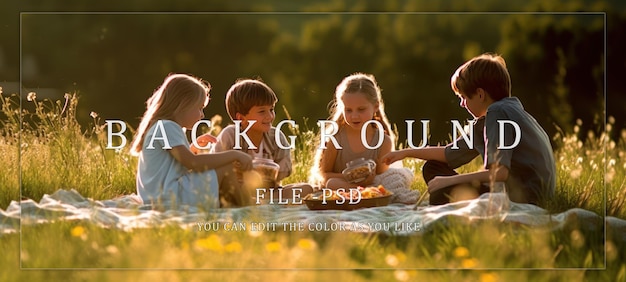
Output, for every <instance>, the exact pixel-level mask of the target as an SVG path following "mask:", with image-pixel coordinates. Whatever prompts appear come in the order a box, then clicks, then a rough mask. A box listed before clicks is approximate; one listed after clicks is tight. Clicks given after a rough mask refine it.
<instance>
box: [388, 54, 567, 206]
mask: <svg viewBox="0 0 626 282" xmlns="http://www.w3.org/2000/svg"><path fill="white" fill-rule="evenodd" d="M450 84H451V87H452V90H454V93H455V94H456V95H457V96H458V97H459V99H460V100H461V102H460V106H461V107H463V108H465V109H467V111H468V112H469V113H470V114H472V116H474V118H475V119H474V121H473V130H474V133H473V136H474V138H473V144H472V146H471V147H470V146H469V145H468V144H467V143H466V142H464V141H463V140H461V139H462V138H463V137H459V139H458V140H456V142H453V143H451V144H449V145H447V146H445V147H444V146H436V147H425V148H419V149H404V150H401V151H395V152H391V153H389V154H388V155H387V156H385V157H384V161H385V162H386V163H387V164H391V163H393V162H395V161H398V160H401V159H404V158H407V157H412V158H419V159H424V160H427V162H426V163H425V164H424V167H423V169H422V171H423V174H424V180H426V182H427V183H428V192H429V193H430V204H434V205H438V204H445V203H448V202H452V201H456V200H462V199H463V198H459V196H461V195H468V193H467V192H468V191H471V193H469V194H470V195H472V196H471V197H469V198H472V197H478V195H480V194H482V193H486V192H489V191H490V187H489V183H491V182H506V189H507V193H508V195H509V198H510V199H511V200H512V201H514V202H519V203H531V204H535V205H541V203H542V202H543V201H545V200H546V199H549V198H550V197H552V196H553V194H554V189H555V185H556V167H555V162H554V153H553V152H552V146H551V145H550V139H549V138H548V135H547V134H546V132H545V131H544V130H543V128H541V126H540V125H539V124H538V123H537V121H536V120H535V119H534V118H533V117H532V116H531V115H530V114H529V113H528V112H526V111H525V110H524V107H523V106H522V103H521V102H520V101H519V99H517V98H516V97H511V78H510V76H509V72H508V70H507V68H506V63H505V61H504V59H503V58H502V57H500V56H497V55H492V54H483V55H480V56H477V57H475V58H473V59H471V60H469V61H468V62H466V63H465V64H463V65H461V66H460V67H459V68H458V69H457V70H456V72H455V73H454V74H453V75H452V78H451V80H450ZM502 121H505V122H506V123H514V124H516V125H517V127H515V128H517V129H518V131H519V132H517V134H515V133H514V132H515V131H514V130H513V129H514V127H513V126H512V125H511V124H506V126H501V124H500V122H502ZM516 135H517V137H519V139H517V138H516ZM519 135H521V136H519ZM500 139H503V140H500ZM516 140H517V141H516ZM500 142H503V143H500ZM516 142H518V144H516V145H515V146H514V147H513V145H512V144H515V143H516ZM455 145H456V146H455ZM502 145H504V146H502ZM509 147H513V148H509ZM478 155H480V156H481V157H482V159H483V160H484V169H483V170H481V171H477V172H473V173H467V174H457V173H456V172H455V171H454V169H455V168H457V167H460V166H461V165H464V164H466V163H468V162H470V161H471V160H472V159H474V158H475V157H476V156H478ZM464 198H465V199H467V198H468V197H466V196H465V197H464Z"/></svg>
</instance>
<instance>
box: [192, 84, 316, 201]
mask: <svg viewBox="0 0 626 282" xmlns="http://www.w3.org/2000/svg"><path fill="white" fill-rule="evenodd" d="M276 102H278V98H277V97H276V94H275V93H274V91H273V90H272V89H271V88H270V87H269V86H268V85H267V84H265V83H264V82H262V81H261V80H257V79H240V80H238V81H237V82H236V83H235V84H233V85H232V86H231V87H230V89H229V90H228V92H227V93H226V100H225V103H226V110H227V112H228V115H229V116H230V118H231V120H232V121H241V128H240V131H241V132H243V131H245V132H246V134H245V136H244V135H243V134H242V135H241V137H240V138H239V140H235V136H236V135H235V131H236V127H235V125H232V124H231V125H228V126H226V127H225V128H224V129H223V130H222V131H221V132H220V134H219V135H218V136H217V138H214V137H212V136H210V135H207V134H205V135H202V136H200V137H198V138H197V143H198V144H199V145H201V146H205V145H206V144H207V143H208V142H215V145H214V146H213V151H214V152H224V151H228V150H233V149H235V145H236V144H237V143H239V145H240V146H241V149H238V150H241V152H245V153H247V154H248V155H250V156H251V157H254V158H262V159H269V160H272V161H274V162H275V163H276V164H278V165H279V171H278V176H277V178H276V181H275V183H274V185H272V187H250V188H251V189H256V188H280V189H282V190H283V191H282V195H283V198H286V199H293V198H292V193H293V192H294V191H293V190H292V189H294V188H298V189H301V191H300V192H299V194H300V196H301V197H303V196H304V195H306V194H308V193H311V192H312V191H313V187H312V186H311V185H309V184H307V183H293V184H289V185H285V186H281V181H282V180H283V179H284V178H286V177H287V176H289V175H290V174H291V172H292V164H291V150H289V149H282V148H280V147H279V146H278V145H277V144H276V141H275V140H276V135H278V137H279V138H280V140H281V143H282V144H288V142H287V138H286V137H285V134H283V133H282V132H281V131H280V130H277V129H276V127H274V126H272V123H273V122H274V118H275V117H276V113H275V112H274V107H275V105H276ZM246 139H248V140H246ZM236 141H239V142H236ZM249 141H250V143H249ZM274 195H275V196H276V195H278V194H277V193H275V194H274Z"/></svg>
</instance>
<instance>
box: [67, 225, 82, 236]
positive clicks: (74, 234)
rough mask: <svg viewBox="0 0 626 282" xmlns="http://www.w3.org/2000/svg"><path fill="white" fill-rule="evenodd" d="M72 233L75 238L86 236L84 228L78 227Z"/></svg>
mask: <svg viewBox="0 0 626 282" xmlns="http://www.w3.org/2000/svg"><path fill="white" fill-rule="evenodd" d="M70 233H71V234H72V236H73V237H82V236H83V235H85V228H84V227H82V226H76V227H74V228H72V230H71V231H70Z"/></svg>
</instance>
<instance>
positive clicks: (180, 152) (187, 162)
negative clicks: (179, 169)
mask: <svg viewBox="0 0 626 282" xmlns="http://www.w3.org/2000/svg"><path fill="white" fill-rule="evenodd" d="M170 154H172V156H173V157H174V158H175V159H176V160H177V161H179V162H180V163H181V164H182V165H183V166H184V167H186V168H188V169H191V170H194V171H204V170H208V169H216V168H219V167H222V166H224V165H227V164H230V163H233V162H235V161H236V162H239V163H240V169H241V170H244V171H246V170H250V169H252V157H250V156H249V155H248V154H246V153H243V152H240V151H235V150H230V151H225V152H219V153H213V154H199V155H196V154H194V153H192V152H191V151H190V150H189V148H187V147H186V146H182V145H181V146H176V147H173V148H172V149H171V150H170Z"/></svg>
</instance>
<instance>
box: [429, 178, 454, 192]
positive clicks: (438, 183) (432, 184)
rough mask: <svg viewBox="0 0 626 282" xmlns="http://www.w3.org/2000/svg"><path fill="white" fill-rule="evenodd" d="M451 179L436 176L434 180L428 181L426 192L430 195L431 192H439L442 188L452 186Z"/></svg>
mask: <svg viewBox="0 0 626 282" xmlns="http://www.w3.org/2000/svg"><path fill="white" fill-rule="evenodd" d="M454 184H456V183H454V181H453V178H452V177H450V176H436V177H435V178H433V179H431V180H430V181H428V192H429V193H432V192H433V191H436V190H439V189H441V188H444V187H448V186H451V185H454Z"/></svg>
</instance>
